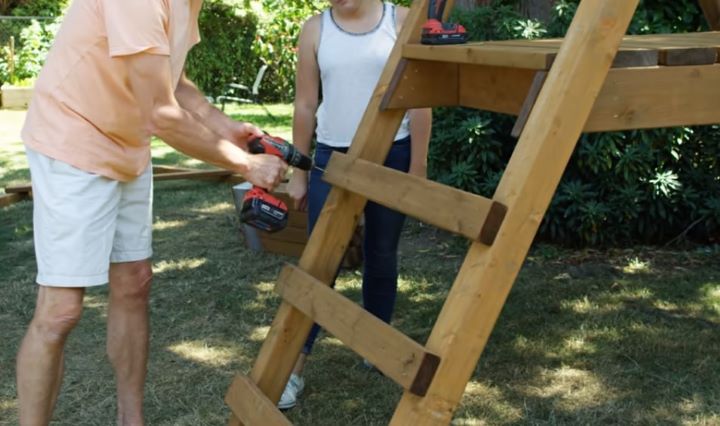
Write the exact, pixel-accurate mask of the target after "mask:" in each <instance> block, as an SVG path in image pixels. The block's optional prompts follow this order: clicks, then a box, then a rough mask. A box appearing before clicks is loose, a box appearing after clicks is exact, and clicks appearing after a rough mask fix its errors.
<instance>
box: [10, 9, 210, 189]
mask: <svg viewBox="0 0 720 426" xmlns="http://www.w3.org/2000/svg"><path fill="white" fill-rule="evenodd" d="M201 5H202V0H74V1H73V3H72V5H71V6H70V8H69V10H68V11H67V14H66V16H65V19H64V20H63V24H62V26H61V28H60V31H58V34H57V36H56V38H55V41H54V43H53V46H52V48H51V49H50V53H49V54H48V57H47V60H46V62H45V66H44V67H43V70H42V71H41V72H40V76H39V77H38V80H37V82H36V84H35V89H34V92H33V98H32V100H31V102H30V108H29V110H28V113H27V117H26V120H25V125H24V126H23V130H22V139H23V141H24V142H25V144H26V145H27V146H28V147H30V148H31V149H33V150H35V151H37V152H40V153H42V154H44V155H46V156H48V157H51V158H54V159H56V160H60V161H62V162H65V163H68V164H70V165H72V166H75V167H77V168H79V169H81V170H85V171H87V172H90V173H94V174H98V175H102V176H106V177H108V178H111V179H115V180H120V181H130V180H132V179H134V178H135V177H137V176H139V175H140V174H141V173H142V172H143V171H144V170H145V168H146V167H147V165H148V162H149V161H150V136H151V135H150V134H149V133H148V132H147V130H146V128H145V125H144V123H145V120H144V119H143V117H141V112H140V108H139V106H138V104H137V102H136V100H135V97H134V96H133V94H132V91H131V90H130V82H129V79H128V75H127V74H128V71H127V69H126V67H125V66H124V64H123V61H121V60H120V59H118V58H117V57H119V56H125V55H132V54H136V53H140V52H146V53H150V54H157V55H166V56H169V58H170V63H171V70H172V83H173V87H175V86H177V83H178V81H179V79H180V76H181V75H182V71H183V67H184V64H185V58H186V56H187V53H188V51H189V50H190V48H191V47H192V46H194V45H195V44H196V43H197V42H199V41H200V34H199V31H198V24H197V21H198V15H199V12H200V7H201Z"/></svg>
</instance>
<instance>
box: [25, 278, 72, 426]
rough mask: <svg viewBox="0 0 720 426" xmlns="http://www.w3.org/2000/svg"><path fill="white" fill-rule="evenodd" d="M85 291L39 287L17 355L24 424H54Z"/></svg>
mask: <svg viewBox="0 0 720 426" xmlns="http://www.w3.org/2000/svg"><path fill="white" fill-rule="evenodd" d="M84 293H85V289H84V288H57V287H45V286H39V291H38V298H37V303H36V306H35V314H34V316H33V319H32V321H31V322H30V326H29V327H28V330H27V333H26V334H25V338H24V339H23V342H22V344H21V346H20V350H19V352H18V355H17V387H18V401H19V408H20V409H19V411H20V424H21V425H33V426H35V425H47V424H48V423H49V422H50V418H51V416H52V411H53V408H54V407H55V401H56V400H57V395H58V392H59V390H60V384H61V383H62V375H63V349H64V346H65V340H66V338H67V336H68V335H69V334H70V331H72V329H73V328H74V327H75V325H76V324H77V323H78V321H79V320H80V316H81V314H82V300H83V294H84Z"/></svg>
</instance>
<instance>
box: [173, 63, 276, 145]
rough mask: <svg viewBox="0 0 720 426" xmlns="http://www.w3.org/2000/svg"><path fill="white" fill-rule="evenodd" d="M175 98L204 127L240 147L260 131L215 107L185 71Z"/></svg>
mask: <svg viewBox="0 0 720 426" xmlns="http://www.w3.org/2000/svg"><path fill="white" fill-rule="evenodd" d="M175 99H177V101H178V103H179V104H180V107H182V108H183V109H184V110H186V111H189V112H192V113H193V114H194V115H195V116H196V117H197V119H198V120H199V121H200V122H202V123H203V124H204V125H205V127H207V128H209V129H210V130H212V131H214V132H215V133H217V134H218V135H220V136H222V137H224V138H226V139H228V140H230V141H232V142H235V144H236V145H239V146H241V147H242V148H245V147H246V146H247V141H248V139H249V138H251V137H252V136H255V135H259V134H261V133H262V132H261V131H260V129H258V128H257V127H255V126H253V125H252V124H250V123H243V122H238V121H235V120H233V119H231V118H230V117H228V116H227V115H225V114H224V113H223V112H221V111H220V110H218V109H217V108H215V107H214V106H213V105H212V104H210V102H208V101H207V99H206V98H205V95H203V94H202V92H201V91H200V90H199V89H198V88H197V86H195V84H194V83H193V82H192V81H190V80H189V79H188V78H187V76H186V75H185V73H183V75H182V76H181V77H180V82H179V83H178V86H177V88H176V89H175Z"/></svg>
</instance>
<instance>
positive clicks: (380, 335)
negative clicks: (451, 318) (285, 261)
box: [275, 265, 440, 396]
mask: <svg viewBox="0 0 720 426" xmlns="http://www.w3.org/2000/svg"><path fill="white" fill-rule="evenodd" d="M275 291H276V292H277V293H278V294H279V295H280V296H282V298H283V299H284V300H285V301H286V302H290V303H291V304H292V305H293V306H295V307H296V308H298V309H299V310H300V311H302V312H303V313H304V314H305V315H307V316H308V317H311V318H313V319H314V320H315V322H317V323H318V324H320V325H321V326H322V327H323V328H324V329H325V330H327V331H328V332H330V333H331V334H332V335H333V336H335V337H337V338H338V339H340V340H341V341H342V342H343V343H344V344H345V345H347V346H348V347H349V348H350V349H352V350H353V351H355V353H357V354H359V355H360V356H362V357H363V358H365V359H367V360H368V361H369V362H370V363H372V364H373V365H374V366H375V367H376V368H377V369H378V370H380V371H381V372H382V373H383V374H385V376H387V377H389V378H391V379H392V380H394V381H395V383H397V384H399V385H400V386H402V387H403V388H405V389H406V390H408V391H410V392H412V393H414V394H415V395H420V396H423V395H425V393H426V392H427V388H428V386H430V383H431V382H432V378H433V376H434V375H435V370H437V366H438V364H439V363H440V359H439V358H438V357H437V356H435V355H433V354H431V353H429V352H428V351H427V350H425V348H424V347H422V346H421V345H419V344H418V343H416V342H415V341H414V340H412V339H410V338H409V337H407V336H405V335H404V334H402V333H401V332H399V331H397V330H396V329H394V328H393V327H392V326H391V325H389V324H386V323H385V322H383V321H382V320H380V319H379V318H377V317H376V316H375V315H373V314H371V313H370V312H368V311H366V310H365V309H363V308H361V307H360V306H358V305H357V304H356V303H355V302H353V301H351V300H349V299H348V298H346V297H345V296H343V295H342V294H340V293H338V292H337V291H335V290H333V289H331V288H330V287H328V286H327V285H325V284H324V283H323V282H321V281H318V280H316V279H315V278H313V277H312V276H311V275H309V274H307V273H306V272H304V271H303V270H301V269H299V268H298V267H296V266H293V265H287V266H285V268H284V269H283V270H282V272H281V273H280V277H279V278H278V282H277V284H276V286H275Z"/></svg>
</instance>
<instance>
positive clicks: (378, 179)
mask: <svg viewBox="0 0 720 426" xmlns="http://www.w3.org/2000/svg"><path fill="white" fill-rule="evenodd" d="M323 180H325V181H326V182H328V183H330V184H332V185H334V186H336V187H340V188H344V189H347V190H349V191H352V192H354V193H357V194H360V195H362V196H363V197H365V198H367V199H369V200H372V201H374V202H376V203H378V204H381V205H383V206H386V207H388V208H391V209H394V210H396V211H399V212H401V213H404V214H406V215H408V216H412V217H415V218H417V219H420V220H422V221H423V222H426V223H429V224H432V225H435V226H437V227H439V228H441V229H444V230H447V231H450V232H453V233H455V234H459V235H463V236H465V237H467V238H469V239H470V240H479V238H480V234H481V232H482V230H483V228H484V225H485V220H486V218H487V217H488V215H489V213H490V210H491V207H492V206H493V201H492V200H489V199H487V198H484V197H481V196H479V195H475V194H471V193H469V192H465V191H461V190H459V189H456V188H452V187H449V186H447V185H442V184H440V183H437V182H433V181H431V180H427V179H423V178H419V177H417V176H412V175H409V174H407V173H403V172H399V171H397V170H393V169H389V168H386V167H383V166H380V165H378V164H374V163H371V162H369V161H364V160H360V159H352V158H350V157H349V156H347V155H343V154H340V153H337V152H335V153H333V154H332V157H330V161H329V162H328V165H327V168H326V169H325V174H324V175H323ZM496 219H497V218H496ZM499 221H500V222H502V218H500V219H499ZM489 242H490V243H492V241H489Z"/></svg>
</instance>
